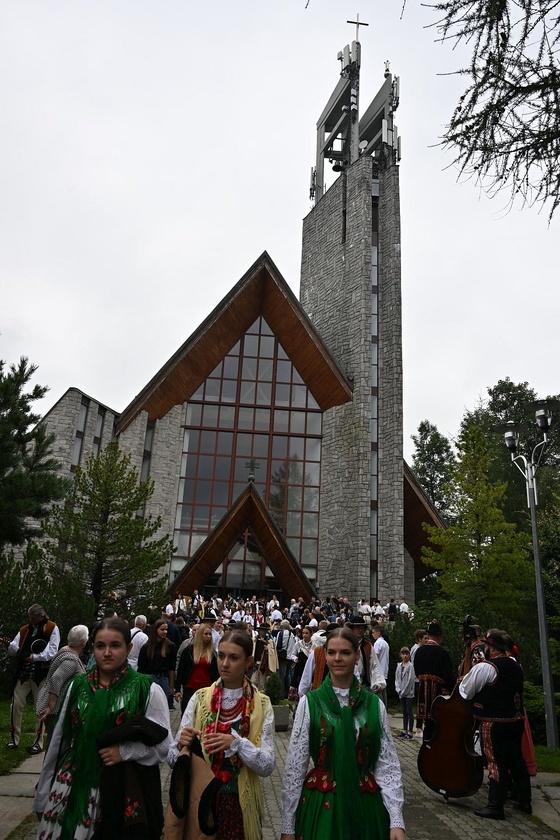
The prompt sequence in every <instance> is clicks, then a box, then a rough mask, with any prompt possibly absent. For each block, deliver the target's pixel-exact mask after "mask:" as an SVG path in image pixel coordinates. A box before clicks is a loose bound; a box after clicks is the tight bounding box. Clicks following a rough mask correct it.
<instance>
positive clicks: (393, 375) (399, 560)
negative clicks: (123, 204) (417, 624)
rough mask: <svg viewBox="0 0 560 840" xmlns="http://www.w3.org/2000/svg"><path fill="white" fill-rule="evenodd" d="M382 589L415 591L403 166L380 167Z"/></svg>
mask: <svg viewBox="0 0 560 840" xmlns="http://www.w3.org/2000/svg"><path fill="white" fill-rule="evenodd" d="M378 305H379V318H378V335H379V348H378V349H379V355H378V387H379V396H378V449H379V473H378V505H379V512H378V538H377V554H378V593H379V597H380V599H381V601H382V603H385V602H386V600H388V599H389V598H399V597H400V596H404V597H405V598H410V600H411V601H412V600H413V595H414V592H413V591H411V590H410V585H409V582H408V580H405V560H404V490H403V370H402V307H401V227H400V200H399V170H398V167H397V166H396V165H395V164H394V163H393V162H392V160H391V157H388V158H386V159H383V158H382V159H381V161H380V165H379V268H378Z"/></svg>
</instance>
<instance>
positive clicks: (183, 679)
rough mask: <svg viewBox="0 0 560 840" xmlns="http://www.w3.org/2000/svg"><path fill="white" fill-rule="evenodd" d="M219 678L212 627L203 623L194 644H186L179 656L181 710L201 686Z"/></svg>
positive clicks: (183, 709) (176, 694) (205, 685)
mask: <svg viewBox="0 0 560 840" xmlns="http://www.w3.org/2000/svg"><path fill="white" fill-rule="evenodd" d="M217 679H218V663H217V659H216V651H215V650H214V640H213V638H212V628H211V627H210V625H209V624H201V625H200V628H199V630H198V631H197V634H196V636H195V637H194V642H193V643H192V645H186V646H185V647H184V648H183V650H182V652H181V655H180V656H179V658H178V664H177V676H176V678H175V686H176V691H175V699H176V700H180V701H181V712H184V711H185V709H186V708H187V703H188V702H189V700H190V699H191V697H192V696H193V694H194V693H195V691H198V689H199V688H206V687H207V686H209V685H212V683H213V682H214V681H215V680H217Z"/></svg>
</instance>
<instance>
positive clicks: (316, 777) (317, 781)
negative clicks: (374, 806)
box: [303, 768, 381, 793]
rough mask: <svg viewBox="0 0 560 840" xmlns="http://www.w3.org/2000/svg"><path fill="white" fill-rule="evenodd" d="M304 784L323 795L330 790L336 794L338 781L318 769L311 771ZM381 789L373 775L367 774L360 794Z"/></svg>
mask: <svg viewBox="0 0 560 840" xmlns="http://www.w3.org/2000/svg"><path fill="white" fill-rule="evenodd" d="M303 784H304V786H305V787H306V788H310V789H311V790H319V791H321V793H326V792H327V791H330V790H332V791H333V792H334V793H336V781H335V780H334V779H332V778H331V774H330V773H329V772H328V771H327V770H321V769H318V768H314V769H313V770H310V771H309V773H308V774H307V776H306V777H305V781H304V783H303ZM380 789H381V788H380V787H379V785H378V784H377V782H376V781H375V776H374V775H373V773H366V775H365V776H362V777H361V779H360V793H377V791H378V790H380Z"/></svg>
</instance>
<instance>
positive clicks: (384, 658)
mask: <svg viewBox="0 0 560 840" xmlns="http://www.w3.org/2000/svg"><path fill="white" fill-rule="evenodd" d="M373 649H374V651H375V652H376V654H377V658H378V659H379V667H380V668H381V673H382V674H383V676H384V677H385V680H386V679H387V676H388V674H389V645H388V644H387V642H386V641H385V639H384V638H383V636H380V637H379V638H378V639H376V640H375V642H374V643H373Z"/></svg>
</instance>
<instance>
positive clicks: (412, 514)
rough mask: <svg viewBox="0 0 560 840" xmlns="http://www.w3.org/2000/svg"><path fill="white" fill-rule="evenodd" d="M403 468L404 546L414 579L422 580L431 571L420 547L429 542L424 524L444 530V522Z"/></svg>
mask: <svg viewBox="0 0 560 840" xmlns="http://www.w3.org/2000/svg"><path fill="white" fill-rule="evenodd" d="M403 466H404V545H405V548H406V550H407V551H408V553H409V554H410V556H411V557H412V559H413V560H414V572H415V577H416V578H422V577H425V576H426V575H429V574H430V572H432V571H433V569H431V568H430V567H429V566H427V565H426V564H425V561H424V558H423V556H422V546H429V545H430V540H429V537H428V534H427V533H426V531H425V530H424V527H423V525H424V522H426V523H428V525H435V526H436V527H437V528H445V522H444V521H443V519H442V518H441V516H440V515H439V513H438V512H437V510H436V508H435V507H434V505H433V504H432V502H431V501H430V499H429V498H428V497H427V496H426V494H425V492H424V490H423V489H422V487H421V486H420V484H419V482H418V479H417V478H416V476H415V475H414V473H413V472H412V470H411V469H410V467H409V466H408V464H407V463H406V461H403Z"/></svg>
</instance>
